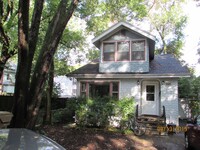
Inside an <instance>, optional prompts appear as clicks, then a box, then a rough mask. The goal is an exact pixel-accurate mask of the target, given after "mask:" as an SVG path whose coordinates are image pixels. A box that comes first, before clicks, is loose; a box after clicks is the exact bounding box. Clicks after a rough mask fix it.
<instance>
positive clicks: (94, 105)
mask: <svg viewBox="0 0 200 150" xmlns="http://www.w3.org/2000/svg"><path fill="white" fill-rule="evenodd" d="M133 113H134V100H133V99H132V98H122V99H120V100H115V99H112V98H110V97H104V98H94V99H82V100H81V101H79V102H78V106H77V109H76V121H77V123H78V124H79V125H81V126H96V127H105V126H109V124H110V123H111V122H110V121H118V122H117V123H118V125H120V123H121V122H122V121H124V120H128V116H129V115H131V114H133ZM111 118H115V120H111Z"/></svg>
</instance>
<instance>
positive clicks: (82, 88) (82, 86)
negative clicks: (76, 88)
mask: <svg viewBox="0 0 200 150" xmlns="http://www.w3.org/2000/svg"><path fill="white" fill-rule="evenodd" d="M86 90H87V88H86V83H81V88H80V92H81V96H83V97H86Z"/></svg>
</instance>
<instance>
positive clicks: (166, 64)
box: [67, 54, 190, 78]
mask: <svg viewBox="0 0 200 150" xmlns="http://www.w3.org/2000/svg"><path fill="white" fill-rule="evenodd" d="M67 76H71V77H75V78H95V77H96V78H105V77H106V78H121V77H122V78H130V77H132V78H145V77H146V78H150V77H151V78H154V77H155V78H156V77H160V78H167V77H189V76H190V73H189V70H188V68H187V67H186V66H182V65H181V63H180V61H179V60H177V59H176V58H174V56H173V55H171V54H166V55H155V57H154V60H152V61H150V64H149V72H147V73H132V72H131V73H130V72H124V73H102V72H99V60H97V59H96V60H93V61H92V62H90V63H88V64H86V65H84V66H82V67H81V68H79V69H77V70H75V71H73V72H71V73H69V74H67Z"/></svg>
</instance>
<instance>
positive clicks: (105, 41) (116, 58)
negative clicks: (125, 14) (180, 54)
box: [93, 22, 155, 73]
mask: <svg viewBox="0 0 200 150" xmlns="http://www.w3.org/2000/svg"><path fill="white" fill-rule="evenodd" d="M93 43H94V45H95V46H96V47H97V48H99V49H100V54H101V55H100V64H99V72H102V73H104V72H105V73H121V72H123V73H124V72H130V73H138V72H139V73H145V72H149V61H150V60H152V59H153V58H154V46H155V41H154V37H153V36H152V35H150V34H149V33H147V32H145V31H142V30H140V29H138V28H135V27H134V26H132V25H130V24H127V23H124V22H120V23H118V24H116V25H114V26H112V27H111V28H109V29H108V30H107V31H105V32H104V33H102V34H101V35H100V36H98V37H96V38H95V39H93Z"/></svg>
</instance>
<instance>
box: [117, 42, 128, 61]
mask: <svg viewBox="0 0 200 150" xmlns="http://www.w3.org/2000/svg"><path fill="white" fill-rule="evenodd" d="M117 46H118V47H117V61H124V60H127V61H128V60H129V56H130V55H129V49H130V48H129V42H118V43H117Z"/></svg>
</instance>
